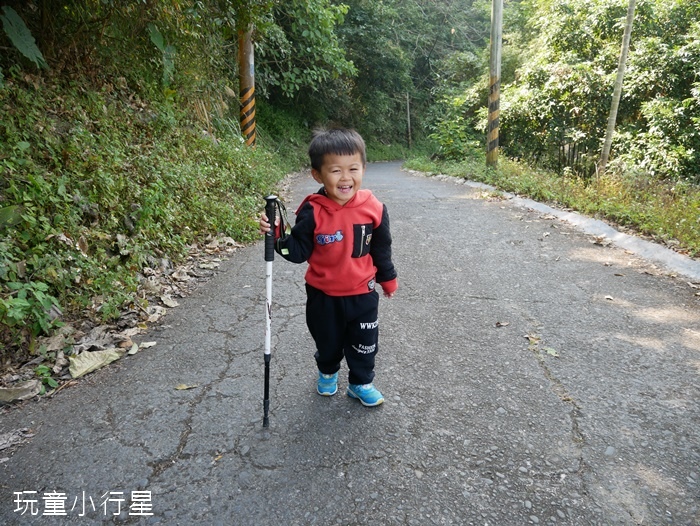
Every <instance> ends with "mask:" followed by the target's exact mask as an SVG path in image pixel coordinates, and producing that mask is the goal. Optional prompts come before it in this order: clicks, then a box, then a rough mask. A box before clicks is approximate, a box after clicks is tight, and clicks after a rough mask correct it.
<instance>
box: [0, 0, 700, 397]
mask: <svg viewBox="0 0 700 526" xmlns="http://www.w3.org/2000/svg"><path fill="white" fill-rule="evenodd" d="M626 3H627V2H626V0H566V1H562V0H519V1H518V0H511V1H507V2H506V8H505V22H504V28H505V47H504V50H503V67H502V72H503V75H502V81H501V82H502V97H501V121H500V122H501V128H500V132H501V146H502V150H501V160H500V163H499V168H498V169H497V170H489V169H487V168H486V167H485V164H484V152H483V149H484V146H483V145H484V139H485V126H486V99H487V96H486V95H487V93H486V92H487V85H488V82H487V73H488V67H487V63H488V39H489V26H490V5H491V2H490V0H454V1H451V2H445V1H442V0H434V1H430V2H421V1H418V0H379V1H377V0H345V1H336V0H291V1H289V2H280V1H276V0H198V1H185V2H183V1H179V0H177V1H174V0H150V1H148V2H117V1H112V0H60V1H50V2H49V1H43V2H39V3H26V2H19V1H10V2H5V4H7V5H3V7H2V8H1V9H0V22H2V30H0V47H2V48H3V54H2V55H0V367H2V366H3V365H4V364H6V363H10V362H12V363H18V362H21V361H23V360H26V359H27V358H29V357H31V356H33V355H37V354H41V353H42V350H41V349H40V348H37V344H36V342H37V337H38V336H40V335H47V334H51V333H52V332H53V331H54V330H55V329H56V328H57V327H59V326H60V325H61V323H63V322H65V321H67V320H70V319H74V318H85V317H89V318H93V319H95V320H96V321H100V320H101V321H111V320H115V319H116V318H117V317H118V316H119V314H120V312H122V310H123V309H124V308H125V307H127V306H135V308H139V307H143V298H142V297H139V295H138V294H137V287H138V282H139V278H138V274H139V272H141V271H142V270H144V268H145V267H149V266H150V267H154V266H157V265H158V264H159V262H160V261H162V260H163V259H167V260H170V261H173V262H177V261H178V260H180V259H182V258H184V257H185V256H186V254H187V252H188V250H189V247H190V246H191V245H192V244H194V243H197V242H201V241H202V240H203V239H205V238H206V237H207V236H210V235H217V234H225V235H227V236H230V237H233V238H234V239H235V240H237V241H241V242H247V241H253V240H255V239H256V238H257V226H256V220H255V217H256V215H257V214H258V212H259V210H260V207H261V197H262V195H263V194H266V193H268V192H271V191H275V186H276V185H277V184H278V183H279V181H281V179H282V178H283V176H284V174H286V173H288V172H290V171H295V170H298V169H300V168H301V167H303V166H305V165H306V163H307V156H306V147H307V144H308V140H309V138H310V134H311V130H312V129H313V128H314V127H315V126H317V125H329V124H341V125H345V126H352V127H355V128H357V129H358V130H359V131H360V133H362V134H363V136H364V137H365V139H366V142H367V145H368V158H369V160H371V161H379V160H389V159H411V158H413V160H412V161H411V163H410V165H409V166H411V167H413V168H415V169H419V170H423V171H428V172H443V173H450V174H453V175H458V176H462V177H470V178H473V179H477V180H480V181H485V182H487V183H491V184H494V185H496V186H497V187H499V188H502V189H503V190H507V191H511V192H516V193H519V194H526V195H529V196H531V197H533V198H536V199H541V200H544V201H548V202H552V203H556V204H561V205H563V206H568V207H572V208H576V209H579V210H581V211H583V212H584V213H588V214H593V215H599V216H601V217H605V218H608V219H611V220H613V221H615V222H618V223H620V224H624V225H627V226H630V227H633V228H636V229H638V230H639V231H641V232H644V233H646V234H649V235H652V236H654V237H656V238H658V239H660V240H665V241H672V240H676V241H677V242H678V244H679V247H680V249H681V250H685V251H687V252H688V253H689V254H691V255H698V254H700V232H699V229H700V223H699V221H700V219H699V218H700V205H699V201H700V198H699V197H698V186H697V184H698V183H699V182H700V180H699V179H698V174H699V173H700V131H699V129H700V128H699V127H700V83H699V82H698V78H700V69H698V68H699V66H698V64H700V25H699V23H698V20H700V7H699V6H700V4H698V2H697V1H696V0H645V1H643V2H641V1H640V2H638V11H637V19H636V20H635V26H634V30H633V36H632V45H631V51H630V58H629V64H628V73H627V75H626V78H625V85H624V86H625V87H624V90H623V98H622V101H621V105H620V111H619V113H618V129H617V133H616V135H615V140H614V143H613V152H612V158H611V162H610V163H609V164H608V173H605V174H598V173H596V171H595V166H596V162H597V157H598V155H599V153H600V148H601V145H602V140H603V135H604V131H605V124H606V118H607V112H608V109H609V105H610V98H611V93H612V85H613V79H614V76H615V70H616V68H617V56H618V53H619V48H620V43H621V38H622V24H623V21H624V18H625V11H626ZM251 25H252V26H253V27H254V28H255V32H254V43H255V54H256V57H255V79H256V93H257V124H258V126H257V131H258V142H257V146H256V148H253V149H251V148H248V147H245V146H244V145H243V143H242V140H241V138H240V133H239V131H240V129H239V125H238V95H237V93H236V88H237V86H238V81H237V77H238V66H237V42H238V41H237V38H238V29H239V28H248V27H250V26H251ZM668 27H673V28H674V30H673V31H668V30H667V28H668ZM407 112H410V122H411V129H410V130H409V127H408V122H409V119H408V117H407ZM409 132H410V133H409ZM409 137H410V142H411V147H410V148H409ZM509 159H510V160H509ZM513 159H518V160H519V162H516V161H515V160H513ZM526 163H527V164H526ZM36 374H37V376H38V377H40V378H41V379H42V381H43V382H44V384H45V385H47V386H49V387H51V386H52V380H50V379H51V371H50V370H48V369H45V368H42V369H37V371H36Z"/></svg>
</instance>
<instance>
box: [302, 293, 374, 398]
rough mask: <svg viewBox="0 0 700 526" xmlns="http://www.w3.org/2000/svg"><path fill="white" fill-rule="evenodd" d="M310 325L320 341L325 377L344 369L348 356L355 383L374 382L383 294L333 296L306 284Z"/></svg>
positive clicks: (318, 350) (321, 368)
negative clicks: (380, 307)
mask: <svg viewBox="0 0 700 526" xmlns="http://www.w3.org/2000/svg"><path fill="white" fill-rule="evenodd" d="M306 295H307V300H306V325H307V326H308V327H309V331H310V332H311V336H313V339H314V341H315V342H316V354H315V357H316V364H317V365H318V369H319V371H321V372H322V373H323V374H333V373H336V372H338V370H339V369H340V362H341V360H342V359H343V356H344V357H345V361H346V362H347V364H348V369H349V370H350V374H349V376H348V382H349V383H351V384H369V383H372V380H373V379H374V357H375V355H376V354H377V351H378V350H379V345H378V341H379V322H378V312H379V310H378V309H379V294H377V291H376V290H373V291H372V292H368V293H367V294H358V295H356V296H329V295H327V294H326V293H324V292H322V291H320V290H319V289H317V288H315V287H312V286H311V285H309V284H308V283H307V284H306Z"/></svg>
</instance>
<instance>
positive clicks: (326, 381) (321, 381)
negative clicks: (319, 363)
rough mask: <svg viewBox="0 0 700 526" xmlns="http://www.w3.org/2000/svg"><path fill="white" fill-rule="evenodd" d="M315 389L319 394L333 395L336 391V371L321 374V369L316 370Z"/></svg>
mask: <svg viewBox="0 0 700 526" xmlns="http://www.w3.org/2000/svg"><path fill="white" fill-rule="evenodd" d="M316 391H317V392H318V394H320V395H321V396H333V395H334V394H335V393H337V392H338V373H335V374H323V373H322V372H321V371H319V372H318V384H317V385H316Z"/></svg>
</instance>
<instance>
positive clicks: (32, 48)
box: [0, 6, 49, 81]
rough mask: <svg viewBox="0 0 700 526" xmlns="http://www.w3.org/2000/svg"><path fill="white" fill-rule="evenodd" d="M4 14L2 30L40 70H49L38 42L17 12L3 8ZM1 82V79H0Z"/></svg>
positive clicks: (9, 8)
mask: <svg viewBox="0 0 700 526" xmlns="http://www.w3.org/2000/svg"><path fill="white" fill-rule="evenodd" d="M2 10H3V12H4V14H2V15H0V20H2V28H3V29H4V30H5V34H6V35H7V36H8V37H9V39H10V40H11V41H12V43H13V44H14V46H15V47H16V48H17V49H18V50H19V52H20V53H22V55H24V56H25V57H27V58H28V59H29V60H31V61H32V62H34V64H36V67H38V68H44V69H48V68H49V65H48V64H47V63H46V61H45V60H44V56H43V55H42V54H41V51H39V48H38V47H37V46H36V41H35V40H34V37H33V36H32V33H31V32H30V31H29V29H28V28H27V26H26V25H25V23H24V20H22V18H20V16H19V15H18V14H17V12H16V11H15V10H14V9H12V8H11V7H9V6H3V8H2ZM0 81H1V79H0Z"/></svg>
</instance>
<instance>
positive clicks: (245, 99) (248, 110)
mask: <svg viewBox="0 0 700 526" xmlns="http://www.w3.org/2000/svg"><path fill="white" fill-rule="evenodd" d="M238 81H239V82H238V83H239V92H240V101H241V134H242V135H243V138H244V139H245V143H246V144H247V145H248V146H255V139H256V132H255V56H254V53H253V25H252V24H241V27H239V28H238Z"/></svg>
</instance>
